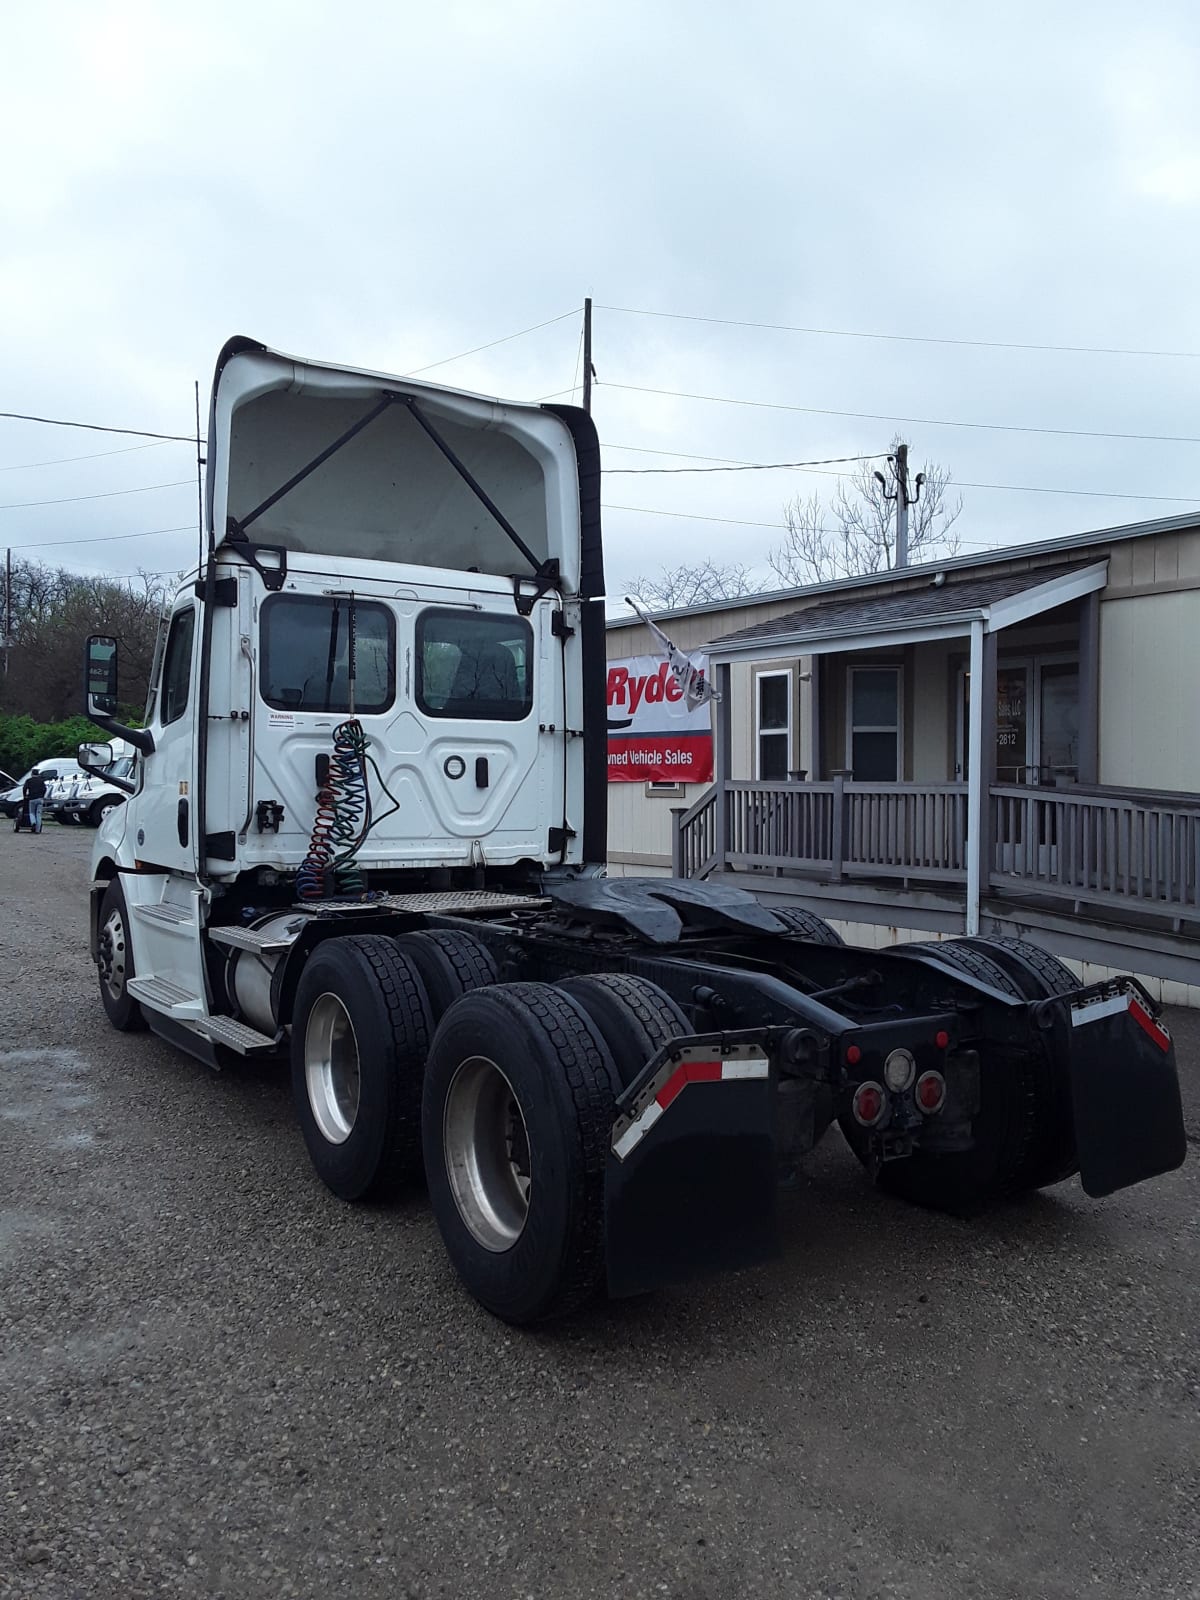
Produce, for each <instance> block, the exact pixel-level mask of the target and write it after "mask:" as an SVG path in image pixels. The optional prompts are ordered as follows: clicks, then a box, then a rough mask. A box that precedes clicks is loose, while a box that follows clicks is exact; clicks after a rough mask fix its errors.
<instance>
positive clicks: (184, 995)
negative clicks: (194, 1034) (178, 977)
mask: <svg viewBox="0 0 1200 1600" xmlns="http://www.w3.org/2000/svg"><path fill="white" fill-rule="evenodd" d="M125 987H126V988H127V989H128V991H129V993H130V994H131V995H132V996H133V998H134V999H135V1000H141V1001H144V1002H145V1004H146V1005H148V1006H149V1007H150V1009H151V1010H152V1011H161V1012H162V1013H163V1015H164V1016H168V1017H178V1019H179V1020H180V1021H181V1022H189V1021H192V1020H193V1019H199V1018H201V1017H202V1016H203V1015H204V1009H205V1007H204V1001H203V1000H202V999H201V998H200V996H199V995H195V994H189V992H188V991H187V990H186V989H183V988H181V987H180V986H179V984H177V983H172V982H171V981H170V979H169V978H130V979H129V981H128V982H127V983H126V985H125Z"/></svg>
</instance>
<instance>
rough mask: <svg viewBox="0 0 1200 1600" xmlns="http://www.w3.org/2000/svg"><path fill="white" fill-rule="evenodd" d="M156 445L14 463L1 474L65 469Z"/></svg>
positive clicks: (155, 447) (133, 445)
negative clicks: (36, 469)
mask: <svg viewBox="0 0 1200 1600" xmlns="http://www.w3.org/2000/svg"><path fill="white" fill-rule="evenodd" d="M157 449H158V445H156V444H126V445H122V446H121V448H120V449H119V450H96V451H94V452H93V453H92V454H91V455H90V456H55V458H54V460H53V461H14V462H11V463H10V464H9V465H8V466H2V467H0V472H28V471H29V470H30V468H32V467H64V466H66V465H67V464H68V462H71V461H99V460H100V459H101V457H103V456H128V455H132V454H133V452H134V451H135V450H157Z"/></svg>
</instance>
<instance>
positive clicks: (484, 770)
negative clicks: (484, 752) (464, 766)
mask: <svg viewBox="0 0 1200 1600" xmlns="http://www.w3.org/2000/svg"><path fill="white" fill-rule="evenodd" d="M489 781H490V780H489V778H488V758H487V757H486V756H476V757H475V787H476V788H477V789H486V788H487V786H488V782H489Z"/></svg>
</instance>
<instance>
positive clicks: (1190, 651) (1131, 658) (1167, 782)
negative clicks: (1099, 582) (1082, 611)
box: [1100, 541, 1200, 794]
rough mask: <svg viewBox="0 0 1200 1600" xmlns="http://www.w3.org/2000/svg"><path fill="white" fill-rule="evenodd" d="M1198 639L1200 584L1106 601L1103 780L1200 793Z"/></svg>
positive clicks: (1102, 657)
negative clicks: (1178, 589)
mask: <svg viewBox="0 0 1200 1600" xmlns="http://www.w3.org/2000/svg"><path fill="white" fill-rule="evenodd" d="M1150 542H1151V541H1147V543H1150ZM1136 573H1137V565H1136V564H1135V566H1134V574H1135V576H1136ZM1198 640H1200V588H1197V589H1193V590H1180V591H1176V592H1174V593H1168V594H1155V595H1136V596H1132V597H1130V598H1128V599H1117V600H1109V599H1108V598H1107V592H1106V595H1105V600H1104V603H1103V604H1102V605H1101V607H1100V782H1101V783H1107V784H1114V785H1117V786H1123V787H1126V788H1134V789H1179V790H1183V791H1184V792H1186V793H1189V794H1198V793H1200V709H1198V696H1197V670H1196V669H1197V651H1198V643H1197V641H1198Z"/></svg>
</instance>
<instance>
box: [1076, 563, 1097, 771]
mask: <svg viewBox="0 0 1200 1600" xmlns="http://www.w3.org/2000/svg"><path fill="white" fill-rule="evenodd" d="M1079 782H1080V783H1093V784H1095V783H1099V782H1100V595H1099V592H1098V591H1093V592H1092V593H1091V594H1088V595H1085V596H1084V597H1083V599H1082V600H1081V601H1080V605H1079Z"/></svg>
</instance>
